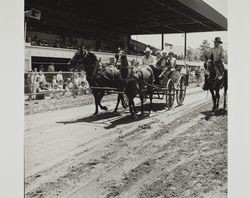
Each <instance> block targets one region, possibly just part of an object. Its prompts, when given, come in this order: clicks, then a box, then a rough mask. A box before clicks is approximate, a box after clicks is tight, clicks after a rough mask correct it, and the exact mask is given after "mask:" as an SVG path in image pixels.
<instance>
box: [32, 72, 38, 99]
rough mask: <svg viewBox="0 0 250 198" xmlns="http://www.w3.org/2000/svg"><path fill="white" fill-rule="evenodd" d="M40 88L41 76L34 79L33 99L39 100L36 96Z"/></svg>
mask: <svg viewBox="0 0 250 198" xmlns="http://www.w3.org/2000/svg"><path fill="white" fill-rule="evenodd" d="M38 88H39V76H37V77H35V78H34V82H33V94H34V95H33V99H35V98H36V99H38V98H37V96H36V93H38Z"/></svg>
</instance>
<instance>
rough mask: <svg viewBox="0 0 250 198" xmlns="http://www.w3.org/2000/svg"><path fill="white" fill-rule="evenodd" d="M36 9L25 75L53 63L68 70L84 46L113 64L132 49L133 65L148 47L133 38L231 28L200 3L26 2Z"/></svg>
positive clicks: (138, 0)
mask: <svg viewBox="0 0 250 198" xmlns="http://www.w3.org/2000/svg"><path fill="white" fill-rule="evenodd" d="M32 8H34V9H35V11H36V13H35V14H36V15H37V16H38V17H26V20H25V27H26V28H25V29H26V34H25V35H26V38H25V40H26V45H25V71H28V70H30V69H32V68H34V67H37V66H38V65H39V64H43V65H45V66H46V65H48V64H49V62H55V63H60V64H58V65H62V66H60V67H62V68H60V69H63V70H67V68H66V67H64V66H63V64H64V65H65V63H66V62H67V61H68V60H69V58H70V57H71V56H72V55H73V53H74V52H75V49H76V48H77V47H79V46H80V45H83V46H85V47H86V48H87V49H89V50H92V51H94V53H96V55H97V56H98V57H100V58H102V61H103V62H107V63H110V62H112V57H113V55H114V54H113V53H115V52H116V50H117V48H118V47H121V48H123V49H125V48H126V49H128V52H129V54H131V55H130V56H129V57H128V58H129V59H130V60H131V59H138V60H139V59H140V58H139V56H140V55H142V53H141V51H142V49H143V44H138V42H137V41H132V40H131V35H135V34H162V38H163V34H164V33H185V34H186V33H189V32H204V31H220V30H226V29H227V20H226V18H225V17H224V16H222V15H221V14H219V13H218V12H217V11H215V10H214V9H213V8H211V7H210V6H208V5H207V4H206V3H204V2H203V1H199V2H198V1H195V0H189V1H185V0H168V1H165V0H148V1H143V0H136V1H132V0H127V1H121V0H117V1H115V0H103V1H98V0H85V1H81V0H75V1H71V0H56V1H49V0H43V1H40V0H26V1H25V11H26V13H29V12H28V11H29V10H31V9H32ZM185 38H186V37H185ZM185 40H186V39H185ZM135 43H137V44H138V45H139V46H140V47H135ZM163 43H164V41H163V39H162V46H163Z"/></svg>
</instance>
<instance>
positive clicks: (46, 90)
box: [25, 68, 89, 100]
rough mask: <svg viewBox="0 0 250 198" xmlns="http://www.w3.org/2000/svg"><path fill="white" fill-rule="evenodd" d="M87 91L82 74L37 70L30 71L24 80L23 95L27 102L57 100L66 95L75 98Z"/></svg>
mask: <svg viewBox="0 0 250 198" xmlns="http://www.w3.org/2000/svg"><path fill="white" fill-rule="evenodd" d="M88 89H89V85H88V82H87V80H86V75H85V73H84V72H80V73H77V72H73V73H72V72H62V71H59V72H51V73H48V72H46V73H45V72H43V71H42V70H40V71H39V72H37V69H36V68H34V70H31V71H29V72H28V74H26V78H25V94H27V95H28V99H29V100H34V99H44V97H45V96H49V97H50V98H59V97H62V96H64V95H65V94H66V93H70V95H73V96H74V97H76V96H77V95H83V94H87V92H88Z"/></svg>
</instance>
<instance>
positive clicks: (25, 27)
mask: <svg viewBox="0 0 250 198" xmlns="http://www.w3.org/2000/svg"><path fill="white" fill-rule="evenodd" d="M27 21H28V18H27V17H25V18H24V43H26V32H27Z"/></svg>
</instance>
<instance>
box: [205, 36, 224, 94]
mask: <svg viewBox="0 0 250 198" xmlns="http://www.w3.org/2000/svg"><path fill="white" fill-rule="evenodd" d="M222 43H223V42H222V41H221V38H220V37H215V40H214V47H213V48H212V49H211V51H210V54H213V61H214V67H215V71H216V73H217V77H218V79H219V80H221V79H222V78H223V77H224V71H225V67H224V64H223V59H224V49H223V47H222V46H221V45H220V44H222ZM204 65H205V69H206V70H207V68H206V63H205V64H204ZM206 73H207V72H205V83H204V85H203V87H202V89H203V90H208V89H209V86H208V75H207V74H206Z"/></svg>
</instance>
